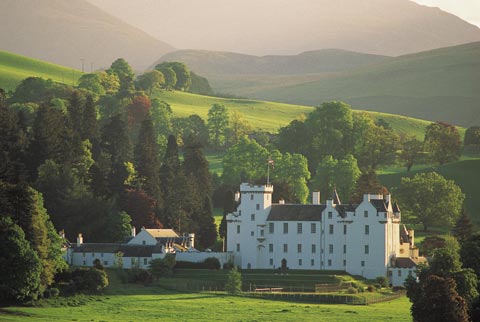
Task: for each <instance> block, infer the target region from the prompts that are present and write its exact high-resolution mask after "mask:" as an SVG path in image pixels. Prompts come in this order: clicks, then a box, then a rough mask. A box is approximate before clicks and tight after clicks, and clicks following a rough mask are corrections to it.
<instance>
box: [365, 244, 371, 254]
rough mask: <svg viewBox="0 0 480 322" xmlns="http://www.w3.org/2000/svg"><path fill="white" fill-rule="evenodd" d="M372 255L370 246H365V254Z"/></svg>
mask: <svg viewBox="0 0 480 322" xmlns="http://www.w3.org/2000/svg"><path fill="white" fill-rule="evenodd" d="M368 253H370V247H368V245H365V254H368Z"/></svg>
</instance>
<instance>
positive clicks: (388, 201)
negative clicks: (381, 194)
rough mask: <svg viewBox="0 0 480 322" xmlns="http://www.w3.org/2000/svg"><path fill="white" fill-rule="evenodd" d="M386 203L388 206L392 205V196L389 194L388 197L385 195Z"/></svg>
mask: <svg viewBox="0 0 480 322" xmlns="http://www.w3.org/2000/svg"><path fill="white" fill-rule="evenodd" d="M385 201H386V203H387V205H388V204H390V201H391V196H390V195H389V194H388V195H385Z"/></svg>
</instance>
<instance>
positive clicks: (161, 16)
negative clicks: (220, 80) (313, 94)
mask: <svg viewBox="0 0 480 322" xmlns="http://www.w3.org/2000/svg"><path fill="white" fill-rule="evenodd" d="M89 1H91V2H92V3H95V4H96V5H98V6H100V7H102V8H103V9H104V10H106V11H107V12H109V13H111V14H114V15H116V16H117V17H120V18H121V19H123V20H124V21H127V22H129V23H130V24H132V25H135V26H138V27H140V28H142V29H143V30H145V31H147V32H149V33H150V34H152V35H155V36H156V37H157V38H159V39H163V40H165V41H167V42H169V43H171V44H172V45H174V46H175V47H177V48H183V49H186V48H194V49H208V50H215V51H230V52H242V53H248V54H253V55H272V54H275V55H284V54H297V53H300V52H305V51H311V50H318V49H327V48H339V49H345V50H350V51H356V52H363V53H371V54H380V55H388V56H397V55H402V54H408V53H414V52H419V51H425V50H429V49H434V48H441V47H447V46H453V45H458V44H463V43H468V42H473V41H480V29H479V28H478V27H476V26H474V25H471V24H469V23H467V22H465V21H463V20H462V19H460V18H458V17H456V16H454V15H452V14H449V13H446V12H444V11H442V10H440V9H438V8H431V7H427V6H422V5H419V4H417V3H414V2H412V1H409V0H388V1H386V0H362V1H358V0H337V1H332V0H315V1H313V0H296V1H291V0H262V1H258V0H229V1H225V0H202V1H198V0H184V1H152V0H136V1H135V5H134V6H132V5H131V1H130V0H89ZM157 58H158V57H157ZM152 61H153V60H152Z"/></svg>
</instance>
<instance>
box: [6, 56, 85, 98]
mask: <svg viewBox="0 0 480 322" xmlns="http://www.w3.org/2000/svg"><path fill="white" fill-rule="evenodd" d="M32 76H35V77H42V78H45V79H52V80H54V81H56V82H60V83H65V84H69V85H72V84H76V83H77V80H78V78H79V77H80V76H81V72H80V71H78V70H75V69H71V68H67V67H63V66H59V65H55V64H51V63H47V62H44V61H41V60H37V59H32V58H28V57H25V56H21V55H16V54H12V53H9V52H6V51H1V50H0V88H3V89H5V90H14V89H15V88H16V87H17V85H18V84H19V83H20V82H21V81H22V80H23V79H25V78H27V77H32Z"/></svg>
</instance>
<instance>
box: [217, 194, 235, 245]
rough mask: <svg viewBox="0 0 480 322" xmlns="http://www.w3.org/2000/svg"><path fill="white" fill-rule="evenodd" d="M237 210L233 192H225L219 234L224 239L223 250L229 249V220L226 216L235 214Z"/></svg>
mask: <svg viewBox="0 0 480 322" xmlns="http://www.w3.org/2000/svg"><path fill="white" fill-rule="evenodd" d="M235 209H236V202H235V195H234V193H233V191H232V190H228V191H226V192H225V198H224V199H223V217H222V221H221V222H220V227H218V233H219V235H220V237H221V238H222V239H223V242H224V245H223V248H224V249H227V245H226V243H227V219H226V216H227V215H228V214H229V213H232V212H234V211H235Z"/></svg>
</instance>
